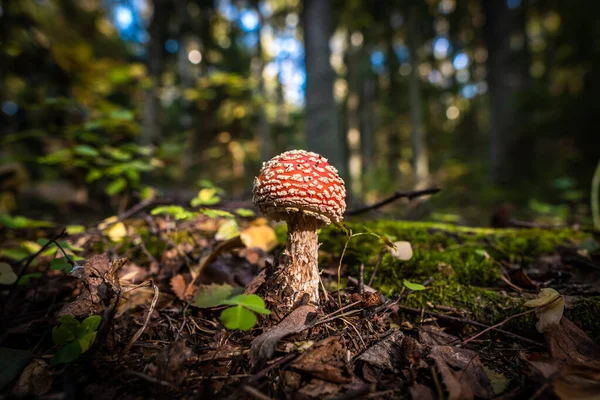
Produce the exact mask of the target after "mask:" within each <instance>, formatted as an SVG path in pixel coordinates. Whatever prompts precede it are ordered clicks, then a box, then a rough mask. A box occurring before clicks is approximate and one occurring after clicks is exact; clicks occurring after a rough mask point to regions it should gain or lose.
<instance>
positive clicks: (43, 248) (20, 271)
mask: <svg viewBox="0 0 600 400" xmlns="http://www.w3.org/2000/svg"><path fill="white" fill-rule="evenodd" d="M66 232H67V230H66V229H63V230H62V231H61V232H60V233H58V234H56V235H54V236H53V237H52V239H50V240H49V241H48V242H46V244H44V245H43V246H42V248H41V249H39V250H38V251H37V253H35V254H34V255H32V256H29V257H27V258H25V259H23V260H20V261H19V264H20V263H22V262H24V261H25V260H27V262H26V263H25V265H23V267H21V269H20V270H19V273H18V274H17V279H16V280H15V281H14V282H13V283H12V285H11V286H10V289H9V290H8V296H6V300H5V301H4V302H3V303H2V313H1V314H0V315H4V311H5V308H6V305H7V304H9V303H10V301H11V300H12V297H13V295H14V291H15V288H16V287H17V284H18V283H19V280H21V278H22V277H23V275H24V274H25V272H26V271H27V270H28V269H29V266H30V265H31V263H32V262H33V260H35V259H36V258H37V256H39V255H40V254H41V253H42V252H43V251H44V250H46V249H47V248H48V246H50V245H51V244H52V243H54V244H56V245H58V244H57V243H56V241H57V240H58V239H61V238H62V237H63V236H65V234H66ZM59 247H60V246H59ZM63 252H64V250H63ZM67 260H69V262H70V263H71V265H73V264H72V261H71V260H70V259H69V258H67Z"/></svg>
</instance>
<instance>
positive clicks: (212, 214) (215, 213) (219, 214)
mask: <svg viewBox="0 0 600 400" xmlns="http://www.w3.org/2000/svg"><path fill="white" fill-rule="evenodd" d="M199 211H200V213H202V214H204V215H206V216H207V217H209V218H235V216H234V215H233V214H232V213H230V212H229V211H223V210H215V209H210V208H202V209H200V210H199Z"/></svg>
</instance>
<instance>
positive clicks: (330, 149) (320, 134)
mask: <svg viewBox="0 0 600 400" xmlns="http://www.w3.org/2000/svg"><path fill="white" fill-rule="evenodd" d="M303 7H304V8H303V10H304V14H303V16H302V17H303V21H304V47H305V53H306V55H305V59H306V103H305V110H306V111H305V121H304V126H305V135H306V146H307V148H308V149H309V150H312V151H315V152H317V153H319V154H322V155H323V156H325V157H326V158H328V159H329V162H330V163H331V164H332V165H335V166H336V167H337V168H338V170H339V172H340V176H342V178H344V179H348V170H347V160H346V157H345V156H344V154H345V150H344V148H345V145H344V142H343V139H342V135H341V132H340V129H339V121H338V118H339V116H338V110H337V106H336V103H335V100H334V98H333V82H334V75H333V70H332V68H331V64H330V62H329V55H330V51H329V38H330V37H331V32H332V29H331V24H332V22H333V16H332V11H331V1H330V0H305V1H304V3H303Z"/></svg>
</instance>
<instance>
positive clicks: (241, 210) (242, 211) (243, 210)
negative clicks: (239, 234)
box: [235, 208, 256, 218]
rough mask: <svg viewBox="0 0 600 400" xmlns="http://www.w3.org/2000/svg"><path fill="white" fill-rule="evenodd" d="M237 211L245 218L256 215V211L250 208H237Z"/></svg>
mask: <svg viewBox="0 0 600 400" xmlns="http://www.w3.org/2000/svg"><path fill="white" fill-rule="evenodd" d="M235 213H236V214H237V215H239V216H240V217H243V218H250V217H254V216H255V215H256V213H255V212H254V211H252V210H250V209H248V208H236V209H235Z"/></svg>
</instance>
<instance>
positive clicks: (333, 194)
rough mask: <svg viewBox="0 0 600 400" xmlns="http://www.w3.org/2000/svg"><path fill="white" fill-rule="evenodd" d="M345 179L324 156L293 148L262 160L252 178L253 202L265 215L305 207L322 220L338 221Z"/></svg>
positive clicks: (275, 215)
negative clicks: (260, 166)
mask: <svg viewBox="0 0 600 400" xmlns="http://www.w3.org/2000/svg"><path fill="white" fill-rule="evenodd" d="M345 197H346V190H345V188H344V181H343V180H342V179H341V178H340V177H339V175H338V173H337V169H335V167H333V166H332V165H329V164H328V163H327V159H326V158H324V157H322V156H320V155H318V154H315V153H311V152H307V151H303V150H292V151H288V152H285V153H282V154H280V155H279V156H276V157H274V158H273V159H271V160H270V161H268V162H266V163H263V168H262V170H261V172H260V175H259V177H258V178H255V179H254V198H253V201H254V204H255V205H256V206H257V207H258V208H259V209H260V210H261V211H262V212H263V213H265V214H266V215H271V216H273V217H277V218H278V219H281V218H285V215H287V214H286V213H289V212H291V211H290V210H296V211H297V210H304V211H305V212H307V213H309V214H311V215H314V216H315V217H316V218H319V219H322V220H323V221H325V222H327V223H328V222H330V220H333V221H336V222H337V221H340V220H341V219H342V216H343V213H344V211H345V209H346V202H345Z"/></svg>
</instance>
